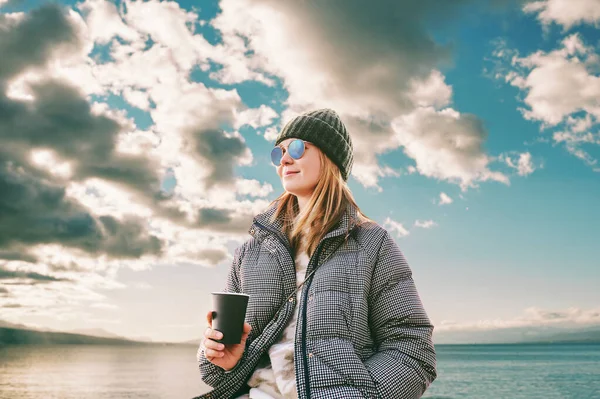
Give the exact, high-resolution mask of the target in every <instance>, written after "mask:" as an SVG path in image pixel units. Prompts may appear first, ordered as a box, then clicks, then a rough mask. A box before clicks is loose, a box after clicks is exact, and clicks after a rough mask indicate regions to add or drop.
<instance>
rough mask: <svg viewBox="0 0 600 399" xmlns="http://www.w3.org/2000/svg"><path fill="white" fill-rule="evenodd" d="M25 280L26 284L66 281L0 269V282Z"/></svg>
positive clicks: (33, 273) (37, 274)
mask: <svg viewBox="0 0 600 399" xmlns="http://www.w3.org/2000/svg"><path fill="white" fill-rule="evenodd" d="M14 279H19V280H27V283H28V284H40V283H49V282H55V281H67V280H66V279H62V278H56V277H53V276H48V275H45V274H40V273H35V272H25V271H20V270H7V269H4V268H2V267H0V280H14Z"/></svg>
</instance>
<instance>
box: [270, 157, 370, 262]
mask: <svg viewBox="0 0 600 399" xmlns="http://www.w3.org/2000/svg"><path fill="white" fill-rule="evenodd" d="M319 158H320V160H321V178H320V179H319V182H318V183H317V186H316V187H315V189H314V191H313V193H312V195H311V197H310V200H309V201H308V204H307V205H306V207H305V209H303V210H302V212H300V209H299V207H298V199H297V197H296V196H295V195H293V194H291V193H289V192H287V191H286V192H284V193H283V194H281V195H280V196H279V197H278V198H276V199H275V200H274V201H273V203H275V202H277V201H279V203H278V205H277V210H276V211H275V214H274V215H273V221H275V220H276V219H278V218H280V219H281V220H282V222H283V232H284V233H285V234H286V235H287V237H288V239H289V241H290V244H291V246H292V249H293V250H294V252H296V253H297V251H298V250H300V249H304V250H305V251H306V253H307V254H308V256H312V254H313V253H314V251H315V250H316V248H317V246H318V245H319V241H321V239H322V238H323V237H324V236H325V235H326V234H327V233H328V232H329V231H330V230H331V229H332V228H333V227H334V226H335V225H336V224H337V223H338V222H339V221H340V219H341V218H342V215H343V214H344V212H345V211H346V208H347V207H348V205H349V204H351V205H353V206H354V207H355V208H356V210H357V211H358V212H357V213H358V217H359V220H360V221H361V222H365V221H370V220H371V219H369V218H367V217H366V216H364V215H363V214H362V212H361V211H360V209H359V207H358V205H357V204H356V201H355V200H354V196H353V195H352V192H351V191H350V188H349V187H348V185H347V184H346V182H345V181H344V179H343V178H342V174H341V172H340V169H339V168H338V167H337V165H336V164H334V163H333V162H332V161H331V160H330V159H329V158H328V157H327V156H326V155H325V154H324V153H323V152H322V151H320V150H319ZM273 203H272V204H273ZM300 245H302V248H300V247H299V246H300Z"/></svg>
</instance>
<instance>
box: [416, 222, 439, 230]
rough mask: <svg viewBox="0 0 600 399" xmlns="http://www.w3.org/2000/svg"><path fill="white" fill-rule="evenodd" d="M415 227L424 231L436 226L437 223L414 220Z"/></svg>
mask: <svg viewBox="0 0 600 399" xmlns="http://www.w3.org/2000/svg"><path fill="white" fill-rule="evenodd" d="M415 226H416V227H421V228H424V229H430V228H432V227H434V226H437V223H436V222H434V221H433V220H415Z"/></svg>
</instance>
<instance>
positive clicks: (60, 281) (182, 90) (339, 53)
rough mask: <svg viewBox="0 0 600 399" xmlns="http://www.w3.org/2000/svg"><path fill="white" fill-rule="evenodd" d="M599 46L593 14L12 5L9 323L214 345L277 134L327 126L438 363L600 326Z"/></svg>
mask: <svg viewBox="0 0 600 399" xmlns="http://www.w3.org/2000/svg"><path fill="white" fill-rule="evenodd" d="M599 27H600V2H598V1H597V0H538V1H523V0H489V1H483V0H478V1H476V0H457V1H452V2H440V1H435V0H421V1H420V2H414V1H409V0H402V1H399V0H394V1H391V0H389V1H371V2H368V3H365V2H363V1H359V0H343V1H342V0H328V1H316V0H305V1H291V0H283V1H282V0H220V1H215V0H210V1H209V0H201V1H181V2H169V1H157V0H150V1H145V2H142V1H129V0H125V1H118V2H109V1H102V0H86V1H84V2H70V1H69V2H39V1H29V0H21V1H18V0H17V1H14V0H0V54H1V56H0V319H1V320H3V321H5V322H8V323H18V324H23V325H26V326H31V327H35V328H43V329H52V330H60V331H82V330H90V329H102V330H105V331H108V332H111V333H114V334H118V335H120V336H124V337H130V338H137V339H139V338H142V339H152V340H155V341H174V342H175V341H185V340H191V339H197V338H199V337H200V336H201V334H202V333H203V331H204V329H205V328H206V320H205V315H206V313H207V312H208V311H209V310H210V308H211V303H210V292H212V291H219V290H221V289H222V288H223V286H224V281H225V276H226V274H227V271H228V268H229V266H230V264H231V261H232V254H233V251H234V250H235V248H236V247H237V246H239V245H240V244H241V243H242V242H244V241H245V240H246V239H248V238H249V235H248V229H249V227H250V224H251V221H252V218H253V216H254V215H255V214H257V213H259V212H260V211H261V210H263V209H265V207H267V206H268V204H269V203H270V202H271V201H272V200H273V199H275V198H276V197H277V196H278V195H279V194H281V192H282V190H283V189H282V186H281V183H280V181H279V179H278V177H277V175H276V173H275V169H274V167H273V166H272V164H271V163H270V158H269V153H270V150H271V148H272V147H273V143H274V139H275V137H276V135H277V133H278V131H279V130H280V129H281V127H282V126H283V124H284V123H285V122H286V121H287V120H289V119H290V118H292V117H293V116H295V115H297V114H299V113H301V112H303V111H306V110H312V109H316V108H320V107H328V108H332V109H334V110H336V111H337V112H338V113H339V114H340V115H341V117H342V119H343V121H344V123H345V124H346V126H347V128H348V131H349V132H350V135H351V137H352V140H353V143H354V148H355V163H354V168H353V170H352V175H351V177H350V179H349V186H350V188H351V190H352V192H353V193H354V195H355V197H356V200H357V202H358V205H359V206H360V207H361V209H362V211H363V212H364V213H365V214H366V215H367V216H369V217H370V218H372V219H374V220H375V221H377V222H378V223H379V224H381V225H382V226H383V227H385V228H386V229H388V230H389V231H390V232H391V233H392V235H393V236H394V237H395V239H396V242H397V243H398V245H399V246H400V248H401V250H402V251H403V253H404V255H405V257H406V259H407V261H408V263H409V265H410V266H411V269H412V271H413V277H414V279H415V283H416V285H417V289H418V291H419V294H420V296H421V299H422V301H423V304H424V306H425V309H426V311H427V313H428V315H429V317H430V318H431V321H432V323H433V324H434V326H435V328H434V340H435V342H436V343H453V342H454V343H455V342H491V341H502V340H507V339H511V338H514V337H516V336H519V337H522V336H536V335H539V334H542V333H547V332H552V331H570V330H582V329H589V328H598V327H600V290H599V289H598V286H599V285H600V264H599V263H600V262H599V261H598V259H599V258H600V245H598V241H599V238H600V235H599V234H598V232H597V226H599V225H600V207H599V206H598V204H600V163H599V162H598V159H599V158H600V32H599V29H598V28H599ZM515 334H516V335H515Z"/></svg>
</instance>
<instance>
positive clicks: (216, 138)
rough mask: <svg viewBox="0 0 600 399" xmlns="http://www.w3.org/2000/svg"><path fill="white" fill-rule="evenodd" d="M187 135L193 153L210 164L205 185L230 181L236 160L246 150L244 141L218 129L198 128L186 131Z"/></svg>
mask: <svg viewBox="0 0 600 399" xmlns="http://www.w3.org/2000/svg"><path fill="white" fill-rule="evenodd" d="M188 137H189V139H190V140H191V141H192V146H193V150H194V151H195V154H196V155H198V156H200V157H201V158H202V159H203V160H204V161H208V162H209V164H210V175H209V177H208V178H207V179H206V183H207V185H208V186H211V185H214V184H218V183H230V182H232V180H233V178H234V166H235V163H236V160H237V159H238V158H240V157H241V156H243V155H244V153H245V151H246V144H245V143H244V141H243V140H242V139H241V138H240V137H236V136H231V137H229V136H227V135H226V134H225V132H223V131H222V130H218V129H208V130H202V129H200V130H197V131H194V132H191V133H188Z"/></svg>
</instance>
